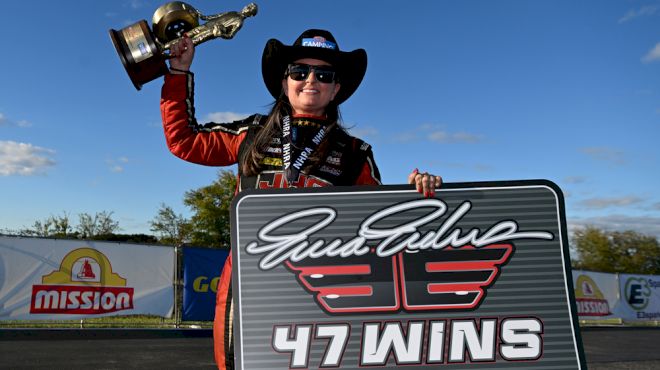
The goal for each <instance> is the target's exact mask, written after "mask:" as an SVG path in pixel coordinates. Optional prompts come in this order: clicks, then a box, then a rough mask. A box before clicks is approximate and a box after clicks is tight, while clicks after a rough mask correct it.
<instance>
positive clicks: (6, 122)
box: [0, 113, 32, 127]
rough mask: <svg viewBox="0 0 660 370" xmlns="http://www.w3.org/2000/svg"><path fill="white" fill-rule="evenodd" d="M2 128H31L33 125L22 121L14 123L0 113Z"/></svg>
mask: <svg viewBox="0 0 660 370" xmlns="http://www.w3.org/2000/svg"><path fill="white" fill-rule="evenodd" d="M0 126H18V127H31V126H32V123H30V122H28V121H26V120H20V121H18V122H14V121H12V120H10V119H9V118H7V116H5V115H4V114H2V113H0Z"/></svg>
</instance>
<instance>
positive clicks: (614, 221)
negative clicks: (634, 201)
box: [567, 215, 660, 239]
mask: <svg viewBox="0 0 660 370" xmlns="http://www.w3.org/2000/svg"><path fill="white" fill-rule="evenodd" d="M567 223H568V229H569V231H571V232H572V231H574V230H575V229H578V228H584V227H586V226H593V227H597V228H599V229H602V230H605V231H627V230H632V231H635V232H638V233H640V234H644V235H650V236H654V237H656V238H658V239H660V217H643V216H639V217H631V216H624V215H608V216H602V217H591V218H579V217H578V218H569V219H568V220H567Z"/></svg>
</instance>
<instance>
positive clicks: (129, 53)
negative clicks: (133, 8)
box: [109, 20, 168, 90]
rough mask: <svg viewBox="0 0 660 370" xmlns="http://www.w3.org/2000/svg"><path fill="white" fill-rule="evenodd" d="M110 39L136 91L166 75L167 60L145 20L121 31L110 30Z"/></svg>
mask: <svg viewBox="0 0 660 370" xmlns="http://www.w3.org/2000/svg"><path fill="white" fill-rule="evenodd" d="M109 33H110V38H111V39H112V43H113V44H114V46H115V49H116V50H117V54H118V55H119V59H121V63H122V64H123V65H124V68H125V69H126V72H127V73H128V77H130V79H131V82H133V85H134V86H135V88H136V89H138V90H140V89H141V88H142V85H143V84H145V83H147V82H149V81H153V80H155V79H156V78H158V77H160V76H163V75H165V74H166V73H167V72H168V68H167V64H166V63H165V60H166V59H167V58H166V57H165V56H164V55H163V53H162V51H161V50H160V48H159V47H158V45H157V44H156V42H155V38H154V36H153V34H152V33H151V30H150V29H149V25H148V24H147V22H146V21H145V20H141V21H139V22H137V23H134V24H132V25H130V26H128V27H125V28H122V29H120V30H119V31H117V30H114V29H110V31H109Z"/></svg>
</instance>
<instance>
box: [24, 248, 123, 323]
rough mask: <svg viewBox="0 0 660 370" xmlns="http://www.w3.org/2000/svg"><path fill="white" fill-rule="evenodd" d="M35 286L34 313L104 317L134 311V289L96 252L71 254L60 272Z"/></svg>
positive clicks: (72, 252)
mask: <svg viewBox="0 0 660 370" xmlns="http://www.w3.org/2000/svg"><path fill="white" fill-rule="evenodd" d="M41 282H42V284H40V285H33V286H32V299H31V301H30V313H33V314H103V313H108V312H117V311H122V310H131V309H133V288H128V287H126V279H124V278H122V277H121V276H119V274H117V273H114V272H113V271H112V265H111V264H110V260H109V259H108V257H106V256H105V255H104V254H103V253H101V252H99V251H98V250H96V249H92V248H80V249H76V250H73V251H71V252H70V253H69V254H67V255H66V256H65V257H64V258H63V259H62V262H61V264H60V267H59V269H57V270H55V271H53V272H52V273H50V274H48V275H45V276H43V277H42V279H41Z"/></svg>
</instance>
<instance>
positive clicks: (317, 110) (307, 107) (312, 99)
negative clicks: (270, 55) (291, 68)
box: [282, 58, 341, 116]
mask: <svg viewBox="0 0 660 370" xmlns="http://www.w3.org/2000/svg"><path fill="white" fill-rule="evenodd" d="M293 63H296V64H307V65H310V66H330V64H328V63H327V62H324V61H322V60H319V59H311V58H304V59H298V60H296V61H295V62H293ZM340 87H341V86H340V84H338V83H336V82H334V81H333V82H330V83H325V82H320V81H319V80H317V78H316V72H312V73H310V74H309V76H307V78H306V79H305V80H303V81H296V80H294V79H292V78H291V77H289V76H287V77H285V78H284V79H283V80H282V89H283V90H284V94H285V95H286V96H287V97H288V98H289V103H291V108H293V114H294V115H301V114H308V115H314V116H323V115H324V114H325V108H326V107H327V106H328V104H329V103H330V102H331V101H332V100H333V99H334V98H335V96H336V95H337V92H338V91H339V88H340Z"/></svg>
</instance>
